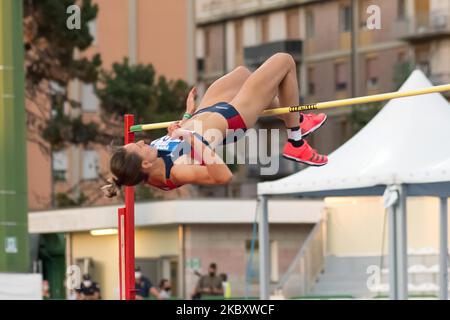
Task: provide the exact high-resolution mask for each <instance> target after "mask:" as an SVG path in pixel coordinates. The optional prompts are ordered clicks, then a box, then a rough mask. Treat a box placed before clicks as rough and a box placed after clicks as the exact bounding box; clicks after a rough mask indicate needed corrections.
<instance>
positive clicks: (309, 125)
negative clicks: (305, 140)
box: [300, 113, 327, 137]
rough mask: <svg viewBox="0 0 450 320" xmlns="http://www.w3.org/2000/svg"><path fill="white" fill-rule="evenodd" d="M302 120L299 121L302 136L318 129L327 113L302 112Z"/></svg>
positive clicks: (325, 118)
mask: <svg viewBox="0 0 450 320" xmlns="http://www.w3.org/2000/svg"><path fill="white" fill-rule="evenodd" d="M302 115H303V121H302V122H300V129H301V130H302V136H303V137H306V136H307V135H309V134H311V133H313V132H314V131H316V130H317V129H319V128H320V127H321V126H322V125H323V124H324V123H325V121H326V120H327V115H326V114H325V113H319V114H314V113H302Z"/></svg>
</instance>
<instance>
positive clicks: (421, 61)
mask: <svg viewBox="0 0 450 320" xmlns="http://www.w3.org/2000/svg"><path fill="white" fill-rule="evenodd" d="M415 55H416V59H415V60H416V65H417V67H418V68H419V69H420V70H422V71H423V72H424V73H425V74H426V75H427V76H429V75H430V74H431V67H430V48H429V46H420V47H417V48H416V52H415Z"/></svg>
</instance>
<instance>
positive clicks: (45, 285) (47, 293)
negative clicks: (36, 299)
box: [42, 280, 50, 300]
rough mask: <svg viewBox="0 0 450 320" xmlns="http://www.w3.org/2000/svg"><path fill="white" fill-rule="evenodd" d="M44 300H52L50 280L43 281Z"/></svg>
mask: <svg viewBox="0 0 450 320" xmlns="http://www.w3.org/2000/svg"><path fill="white" fill-rule="evenodd" d="M42 298H43V299H44V300H47V299H50V286H49V284H48V280H43V281H42Z"/></svg>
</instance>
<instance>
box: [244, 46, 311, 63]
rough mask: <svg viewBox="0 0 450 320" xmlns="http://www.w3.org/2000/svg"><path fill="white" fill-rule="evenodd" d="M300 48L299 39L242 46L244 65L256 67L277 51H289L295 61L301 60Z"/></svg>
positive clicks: (301, 47)
mask: <svg viewBox="0 0 450 320" xmlns="http://www.w3.org/2000/svg"><path fill="white" fill-rule="evenodd" d="M302 50H303V42H302V41H300V40H285V41H276V42H269V43H263V44H260V45H257V46H252V47H246V48H244V60H245V65H246V66H248V67H254V68H257V67H258V66H260V65H261V64H262V63H263V62H264V61H266V60H267V59H268V58H269V57H270V56H272V55H273V54H275V53H277V52H285V53H289V54H291V55H292V56H293V57H294V60H295V61H297V62H299V61H300V60H301V56H302Z"/></svg>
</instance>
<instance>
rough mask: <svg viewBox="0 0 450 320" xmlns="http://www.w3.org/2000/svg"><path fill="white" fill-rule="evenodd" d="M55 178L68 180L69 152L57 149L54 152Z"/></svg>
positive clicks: (56, 179) (55, 179)
mask: <svg viewBox="0 0 450 320" xmlns="http://www.w3.org/2000/svg"><path fill="white" fill-rule="evenodd" d="M52 163H53V164H52V167H53V168H52V169H53V180H54V181H66V180H67V168H68V160H67V152H66V151H55V152H53V159H52Z"/></svg>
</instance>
